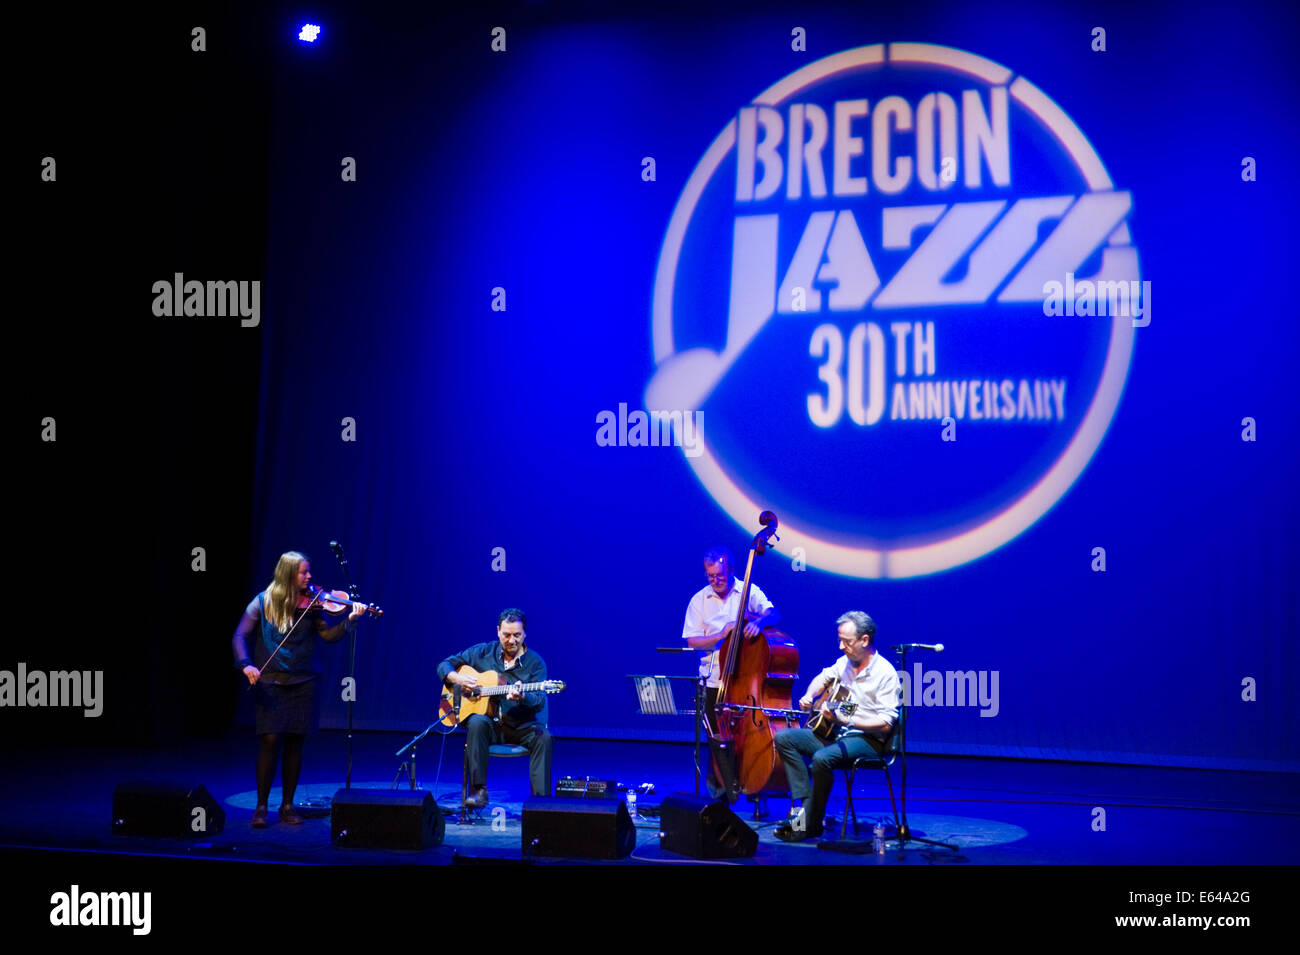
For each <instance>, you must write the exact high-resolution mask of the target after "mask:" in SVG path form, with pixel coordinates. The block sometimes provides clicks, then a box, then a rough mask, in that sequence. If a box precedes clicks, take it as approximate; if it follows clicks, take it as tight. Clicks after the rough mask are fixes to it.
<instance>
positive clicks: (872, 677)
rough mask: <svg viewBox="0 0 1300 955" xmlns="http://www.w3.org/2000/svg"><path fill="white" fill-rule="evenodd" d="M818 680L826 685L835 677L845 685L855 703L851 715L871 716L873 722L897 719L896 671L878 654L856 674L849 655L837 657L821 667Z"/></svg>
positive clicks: (893, 721)
mask: <svg viewBox="0 0 1300 955" xmlns="http://www.w3.org/2000/svg"><path fill="white" fill-rule="evenodd" d="M817 679H818V681H820V682H824V683H826V684H829V683H830V681H831V680H836V679H837V680H839V681H840V685H841V686H847V687H848V688H849V696H850V697H851V698H852V700H853V702H854V703H856V704H858V708H857V711H856V712H855V713H854V714H853V715H854V716H867V717H870V721H871V722H873V723H875V722H880V721H882V720H883V721H885V722H887V723H888V724H889V725H890V726H893V725H894V724H895V723H897V722H898V698H899V683H898V671H897V670H895V669H894V665H893V664H892V663H890V662H889V661H888V660H886V659H885V658H884V657H882V656H881V655H880V654H879V653H873V654H871V662H870V663H868V664H867V665H866V666H865V667H863V668H862V672H860V673H856V674H855V673H854V672H853V664H852V663H851V662H850V661H849V658H848V657H840V658H839V659H838V660H836V661H835V662H834V663H832V664H831V665H830V666H828V667H827V668H826V669H825V670H822V672H821V673H819V674H818V675H817ZM847 728H848V729H852V727H847Z"/></svg>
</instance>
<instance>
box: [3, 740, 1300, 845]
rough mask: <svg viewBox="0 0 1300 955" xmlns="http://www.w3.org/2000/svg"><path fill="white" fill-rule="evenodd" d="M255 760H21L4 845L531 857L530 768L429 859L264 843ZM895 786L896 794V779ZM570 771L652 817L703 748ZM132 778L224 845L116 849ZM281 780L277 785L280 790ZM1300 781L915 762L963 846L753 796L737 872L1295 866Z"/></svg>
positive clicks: (685, 779)
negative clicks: (115, 813)
mask: <svg viewBox="0 0 1300 955" xmlns="http://www.w3.org/2000/svg"><path fill="white" fill-rule="evenodd" d="M406 739H407V737H406V736H405V735H404V734H390V733H364V734H358V735H357V737H356V740H355V753H354V768H353V776H352V778H353V786H354V787H365V788H371V787H375V788H384V789H387V788H388V787H389V786H390V785H391V784H392V781H393V778H394V774H395V772H396V769H397V765H398V763H399V762H400V761H399V760H398V759H396V758H395V757H394V756H393V755H392V754H393V752H394V751H395V750H396V749H397V748H398V747H399V746H401V745H402V744H403V743H404V742H405V741H406ZM463 740H464V737H463V735H461V734H455V735H452V736H449V737H446V738H435V739H433V740H431V741H428V742H427V745H426V746H424V747H422V748H421V750H420V754H419V764H418V781H419V783H420V785H421V787H422V788H424V789H427V790H429V791H431V792H434V793H435V795H436V797H437V798H438V801H439V804H440V805H443V806H446V807H452V806H454V805H456V804H457V803H458V801H459V797H460V768H461V755H462V747H463ZM254 751H255V738H254V737H253V735H252V734H251V733H248V734H245V733H239V734H235V735H232V736H231V737H230V738H228V739H225V740H215V741H213V740H206V741H196V742H190V743H187V744H185V745H184V746H181V747H177V748H174V749H95V750H76V749H64V750H46V751H34V750H11V751H9V752H7V753H5V754H4V756H3V760H4V763H5V773H4V779H5V783H4V787H3V792H0V847H4V848H8V849H31V850H38V851H46V850H53V851H57V850H72V851H73V852H75V853H78V854H96V855H97V854H100V853H106V854H117V853H124V854H128V855H135V856H153V857H158V856H173V857H184V858H189V859H213V860H218V859H219V860H225V861H243V862H267V863H290V864H292V863H308V864H343V865H346V864H367V865H374V864H385V865H394V864H395V865H409V864H429V865H445V864H449V863H452V862H473V861H493V860H502V861H504V860H509V859H519V858H520V856H521V851H520V841H521V839H520V837H521V825H520V823H521V810H522V805H523V801H524V798H525V797H526V795H527V793H528V778H527V760H526V759H493V761H492V766H491V772H490V776H489V779H488V790H489V795H490V802H489V808H488V810H486V811H484V812H483V813H482V817H481V818H482V821H481V822H479V823H478V824H476V825H458V824H456V817H454V816H449V817H448V818H447V827H446V838H445V841H444V842H443V844H442V845H440V846H438V847H436V848H431V849H426V850H420V851H399V850H388V851H379V850H360V849H343V848H337V847H334V846H332V845H331V844H330V828H329V819H328V817H323V818H313V819H309V820H308V821H307V823H306V824H305V825H303V826H299V827H289V826H284V825H280V824H278V822H277V821H276V818H275V813H274V811H272V814H271V819H272V824H271V825H270V826H269V827H268V828H267V829H263V830H255V829H252V828H251V826H250V824H249V823H250V819H251V817H252V810H253V804H254V802H255V798H254V793H253V791H252V790H253V785H254V780H253V759H254ZM440 751H441V757H442V758H441V766H440V765H439V755H440ZM345 767H346V737H345V735H344V734H343V733H341V732H320V733H317V734H314V735H313V736H312V737H310V738H309V740H308V742H307V749H306V755H305V765H304V770H303V783H302V785H300V787H299V792H298V798H299V800H300V801H301V800H303V799H306V798H310V797H313V796H329V795H332V794H333V792H334V791H335V790H336V789H338V788H339V787H340V786H341V785H342V782H343V778H344V771H345ZM892 772H893V778H894V784H895V789H896V791H897V787H898V784H899V782H900V778H899V767H898V765H895V767H894V769H893V770H892ZM565 775H572V776H591V777H593V778H598V779H616V780H619V781H620V782H622V783H627V784H640V783H647V782H649V783H653V784H654V787H655V791H656V792H655V795H654V796H652V797H649V798H643V799H642V800H641V805H642V807H645V808H647V809H648V810H649V811H651V812H652V811H653V810H654V807H655V806H657V804H658V802H659V800H660V799H662V798H663V796H665V795H667V794H669V793H671V792H674V791H678V790H681V791H693V789H694V775H693V771H692V750H691V747H690V746H689V745H685V744H677V743H647V742H620V741H607V740H600V741H597V740H576V739H559V740H556V744H555V761H554V778H555V779H559V778H560V777H561V776H565ZM137 779H145V780H157V781H170V782H175V783H180V784H185V785H195V784H202V785H204V786H206V787H207V789H208V790H209V791H210V792H211V793H212V795H213V796H214V797H215V798H216V799H217V800H218V801H219V802H220V803H221V804H222V806H223V807H224V809H225V810H226V814H227V818H226V824H225V829H224V831H223V832H221V833H220V834H217V835H214V836H211V837H208V838H206V839H204V840H201V841H197V840H196V841H190V840H170V839H149V838H140V837H126V836H115V835H113V834H112V833H111V832H110V816H111V807H112V795H113V789H114V787H115V786H116V785H117V784H119V783H121V782H124V781H128V780H137ZM278 782H279V780H278V778H277V787H278ZM1296 782H1297V780H1296V778H1295V777H1294V776H1290V775H1285V774H1270V773H1248V772H1222V771H1209V770H1191V769H1162V768H1151V767H1131V766H1114V765H1096V764H1077V763H1050V762H1037V761H1024V760H1011V759H1000V760H994V759H976V758H957V757H936V756H923V755H917V756H913V757H911V760H910V762H909V777H908V793H907V795H908V803H907V809H908V818H909V822H910V823H911V826H912V829H913V831H914V832H920V833H924V834H925V835H927V836H929V837H931V838H937V839H942V840H946V841H951V842H955V843H956V844H957V846H958V849H957V851H950V850H947V849H931V848H930V847H928V846H924V845H918V844H915V843H913V844H912V846H911V847H909V848H908V849H907V851H904V852H899V851H898V849H897V846H896V844H894V843H890V844H889V849H888V851H887V852H886V854H885V855H883V856H875V855H865V856H854V855H845V854H842V853H836V852H826V851H819V849H818V848H817V846H816V844H815V843H802V844H795V845H787V844H786V843H783V842H781V841H780V840H778V839H777V838H776V837H775V835H774V834H773V830H774V828H775V825H776V824H777V823H778V822H779V821H781V820H782V819H783V818H784V817H785V814H786V812H787V809H788V807H789V803H788V801H787V800H785V799H780V798H771V799H769V810H770V813H771V816H770V818H767V819H761V820H755V819H753V818H752V816H751V815H750V813H751V807H750V806H749V805H748V804H747V802H746V800H745V799H744V798H742V800H741V801H740V802H739V803H737V805H736V810H737V812H738V813H739V814H740V815H741V818H742V819H744V820H745V821H746V822H748V823H749V824H751V825H753V826H754V827H755V828H756V829H757V830H758V832H759V836H760V839H759V848H758V852H757V854H756V855H755V856H754V858H753V859H748V860H735V861H736V862H738V863H740V864H769V865H771V864H779V865H803V864H835V865H843V864H855V863H860V864H868V865H881V864H888V865H895V864H910V865H926V864H942V865H961V866H971V865H988V864H992V865H1023V864H1031V865H1032V864H1043V863H1051V864H1084V865H1111V864H1124V865H1139V864H1153V865H1183V864H1198V865H1260V864H1294V863H1296V862H1297V861H1300V848H1298V847H1300V787H1298V786H1297V785H1296ZM403 785H405V783H404V782H403ZM854 790H855V795H854V803H855V805H856V806H857V811H858V817H859V819H860V820H862V821H863V822H864V823H865V825H864V827H863V833H862V834H863V836H864V837H869V835H870V825H871V823H872V822H874V821H875V820H876V819H883V818H886V817H888V816H889V815H890V810H889V798H888V795H887V793H886V790H885V786H884V780H883V778H882V777H881V774H880V773H879V772H878V771H866V770H863V771H859V773H858V775H857V781H856V785H855V787H854ZM278 803H279V789H278V788H277V789H276V791H275V792H273V793H272V799H271V805H272V807H273V809H274V807H275V806H276V805H278ZM1099 808H1100V809H1103V810H1104V811H1105V816H1104V818H1105V828H1104V830H1102V829H1099V828H1096V827H1095V823H1094V820H1096V819H1098V818H1099V814H1098V813H1097V809H1099ZM843 811H844V789H843V776H842V775H837V779H836V786H835V791H834V792H833V794H832V798H831V802H830V805H829V807H828V814H829V815H832V816H835V817H839V816H841V814H842V813H843ZM494 820H495V821H496V823H497V824H496V825H493V821H494ZM658 831H659V830H658V824H657V820H656V819H655V818H654V817H653V816H652V815H647V817H645V818H641V819H639V820H638V822H637V847H636V849H635V851H634V852H633V853H632V855H631V857H630V858H628V859H626V860H621V861H620V862H618V863H615V864H620V865H636V864H655V865H663V864H676V863H687V864H699V862H698V860H694V859H688V858H685V857H682V856H678V855H674V854H672V853H669V852H665V851H662V850H661V849H660V848H659V845H658ZM851 834H852V833H851V831H850V835H851ZM538 861H543V862H545V861H557V860H538ZM559 861H563V860H559ZM569 861H585V860H569Z"/></svg>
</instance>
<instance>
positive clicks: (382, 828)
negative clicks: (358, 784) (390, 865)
mask: <svg viewBox="0 0 1300 955" xmlns="http://www.w3.org/2000/svg"><path fill="white" fill-rule="evenodd" d="M446 826H447V824H446V822H444V821H443V818H442V812H441V811H440V810H439V809H438V806H437V804H436V803H435V802H434V801H433V795H432V794H431V793H429V792H428V791H426V790H424V789H416V790H410V789H340V790H339V791H338V792H336V793H335V794H334V800H333V806H332V808H331V810H330V836H331V838H332V839H333V841H334V844H335V845H338V846H344V847H346V848H349V849H427V848H429V847H430V846H436V845H441V844H442V838H443V836H444V835H445V834H446Z"/></svg>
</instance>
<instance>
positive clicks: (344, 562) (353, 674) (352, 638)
mask: <svg viewBox="0 0 1300 955" xmlns="http://www.w3.org/2000/svg"><path fill="white" fill-rule="evenodd" d="M330 550H332V551H334V558H335V559H336V560H337V561H338V562H339V567H341V568H342V569H343V579H344V580H346V581H347V584H348V597H349V598H351V599H352V600H353V601H360V600H361V597H360V596H359V594H360V591H358V590H357V585H356V581H354V580H353V579H352V572H351V571H350V570H349V569H348V559H347V558H346V557H344V556H343V547H342V545H341V544H339V543H338V542H337V541H330ZM348 678H349V680H351V683H350V684H349V685H350V686H351V687H352V688H353V692H352V693H351V694H350V695H349V696H348V767H347V772H346V773H345V774H344V776H343V788H344V789H351V788H352V705H353V702H354V698H355V697H356V685H357V628H356V627H353V628H352V632H351V633H350V634H348Z"/></svg>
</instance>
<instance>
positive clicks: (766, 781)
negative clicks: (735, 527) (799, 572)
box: [710, 511, 799, 796]
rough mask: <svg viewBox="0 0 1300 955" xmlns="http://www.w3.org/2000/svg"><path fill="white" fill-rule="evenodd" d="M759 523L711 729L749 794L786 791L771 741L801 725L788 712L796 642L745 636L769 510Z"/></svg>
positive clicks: (771, 527) (778, 636)
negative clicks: (752, 579) (753, 577)
mask: <svg viewBox="0 0 1300 955" xmlns="http://www.w3.org/2000/svg"><path fill="white" fill-rule="evenodd" d="M758 522H759V523H760V524H762V525H763V530H761V531H759V532H758V534H757V535H756V536H755V537H754V541H753V543H752V544H751V545H750V549H749V559H748V561H747V562H746V564H745V582H744V586H743V587H742V588H741V591H740V609H739V611H738V612H737V614H736V622H735V623H734V624H733V625H732V627H731V633H730V634H728V635H727V637H726V639H725V640H723V641H722V642H721V643H720V644H719V646H718V659H719V670H720V673H719V676H720V679H719V685H718V702H717V705H716V714H717V720H716V722H717V725H716V726H714V727H711V728H710V729H711V731H712V732H713V734H714V738H715V739H716V740H717V741H718V742H719V743H721V744H722V745H723V747H724V748H725V749H727V750H730V751H731V753H732V755H733V758H734V761H735V781H736V784H737V785H738V787H739V789H740V792H742V793H745V794H746V795H750V796H757V795H764V794H768V793H784V792H788V791H789V785H788V784H787V783H786V779H785V766H784V765H783V764H782V763H781V757H780V756H779V755H778V754H777V752H776V745H775V740H776V734H777V733H778V732H779V731H780V730H783V729H791V728H798V726H799V721H798V719H797V718H795V717H794V716H792V715H790V711H791V710H792V703H793V694H794V681H795V678H796V677H797V676H798V675H799V648H798V646H796V645H795V643H794V641H792V640H791V639H790V638H789V637H787V636H786V635H785V634H784V633H782V632H780V631H779V630H776V629H774V628H772V627H767V628H765V629H764V630H763V631H762V632H761V633H759V634H758V636H756V637H747V636H745V622H746V617H745V611H746V609H747V608H748V607H749V579H750V575H751V573H752V572H753V569H754V557H755V555H756V554H762V553H763V552H764V551H766V550H767V548H768V546H769V544H770V542H771V539H772V538H773V537H774V536H775V535H776V529H777V524H778V521H777V517H776V515H775V514H773V513H772V512H771V511H764V512H763V513H762V514H760V515H759V517H758ZM777 540H780V538H779V537H778V538H777ZM781 711H784V712H781Z"/></svg>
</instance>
